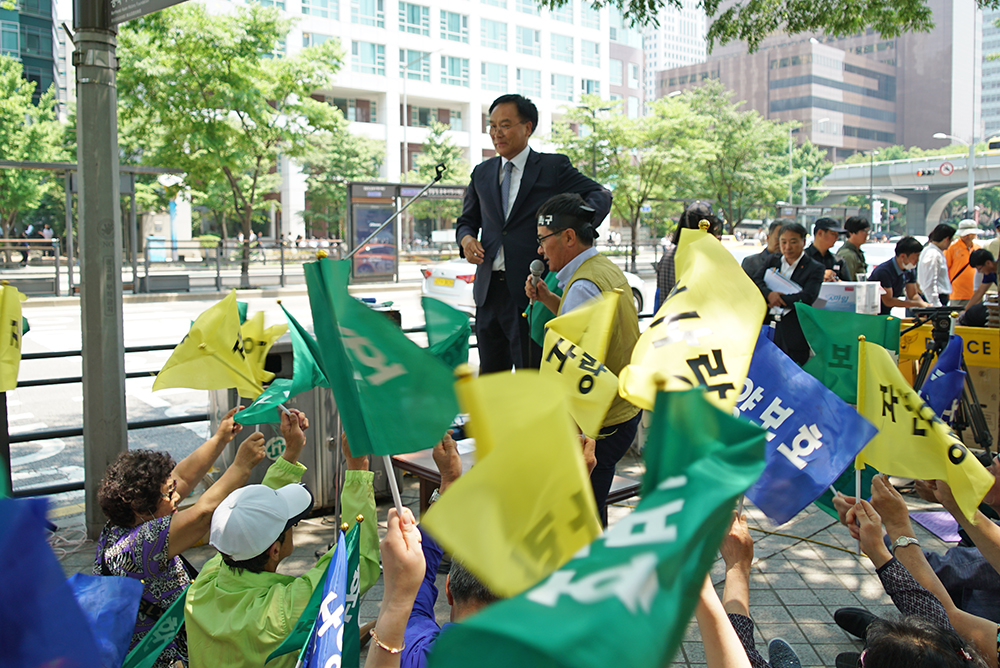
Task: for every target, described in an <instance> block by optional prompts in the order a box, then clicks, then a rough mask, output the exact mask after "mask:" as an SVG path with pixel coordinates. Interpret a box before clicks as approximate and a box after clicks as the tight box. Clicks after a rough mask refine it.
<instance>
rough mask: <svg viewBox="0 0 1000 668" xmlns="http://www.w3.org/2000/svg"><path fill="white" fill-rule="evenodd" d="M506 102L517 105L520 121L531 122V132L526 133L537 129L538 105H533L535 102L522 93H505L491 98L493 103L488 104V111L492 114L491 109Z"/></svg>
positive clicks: (532, 132)
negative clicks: (493, 98)
mask: <svg viewBox="0 0 1000 668" xmlns="http://www.w3.org/2000/svg"><path fill="white" fill-rule="evenodd" d="M507 103H511V104H513V105H514V106H516V107H517V115H518V116H520V117H521V120H522V121H529V122H530V123H531V132H529V133H528V134H534V133H535V130H536V129H538V107H536V106H535V103H534V102H532V101H531V100H529V99H528V98H526V97H524V96H523V95H518V94H516V93H507V94H506V95H501V96H500V97H498V98H497V99H495V100H493V104H491V105H490V113H491V114H492V113H493V110H494V109H496V108H497V107H498V106H500V105H501V104H507Z"/></svg>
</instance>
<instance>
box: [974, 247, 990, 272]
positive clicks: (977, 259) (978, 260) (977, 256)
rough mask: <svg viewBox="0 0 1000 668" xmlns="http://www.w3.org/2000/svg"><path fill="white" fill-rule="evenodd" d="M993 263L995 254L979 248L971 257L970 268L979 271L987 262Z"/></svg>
mask: <svg viewBox="0 0 1000 668" xmlns="http://www.w3.org/2000/svg"><path fill="white" fill-rule="evenodd" d="M993 261H994V258H993V253H991V252H989V251H988V250H986V249H985V248H977V249H976V250H974V251H972V253H971V254H970V255H969V266H970V267H972V268H973V269H979V268H980V267H982V266H983V265H984V264H986V263H987V262H993Z"/></svg>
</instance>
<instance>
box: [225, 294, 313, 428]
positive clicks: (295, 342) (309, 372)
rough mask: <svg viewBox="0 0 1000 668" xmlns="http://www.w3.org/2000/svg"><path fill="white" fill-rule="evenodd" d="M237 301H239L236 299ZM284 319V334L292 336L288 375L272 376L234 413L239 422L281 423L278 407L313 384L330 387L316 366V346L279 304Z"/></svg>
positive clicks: (303, 329)
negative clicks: (290, 370) (272, 379)
mask: <svg viewBox="0 0 1000 668" xmlns="http://www.w3.org/2000/svg"><path fill="white" fill-rule="evenodd" d="M237 303H239V302H237ZM279 305H280V306H281V310H282V311H284V312H285V317H286V318H287V319H288V336H289V337H291V339H292V377H291V378H290V379H289V378H276V379H274V381H273V382H272V383H271V385H270V386H268V388H267V389H266V390H264V391H263V392H262V393H261V395H260V396H259V397H257V398H256V399H254V402H253V403H252V404H250V405H249V406H247V407H246V408H244V409H243V410H241V411H240V412H239V413H237V414H236V418H235V419H236V421H237V422H239V423H240V424H272V423H277V422H281V412H280V411H281V409H279V408H278V404H283V403H285V402H286V401H288V400H289V399H290V398H292V397H294V396H295V395H297V394H301V393H302V392H308V391H309V390H311V389H313V388H314V387H330V383H329V382H328V381H327V380H326V376H325V375H324V374H323V371H322V370H320V367H319V361H318V360H319V346H318V345H317V344H316V340H315V339H314V338H313V337H312V335H310V334H309V332H307V331H306V330H305V328H304V327H302V325H300V324H299V321H298V320H296V319H295V318H294V317H293V316H292V314H291V313H289V312H288V309H286V308H285V307H284V305H283V304H279Z"/></svg>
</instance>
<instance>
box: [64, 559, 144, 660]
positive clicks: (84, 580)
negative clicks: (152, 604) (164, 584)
mask: <svg viewBox="0 0 1000 668" xmlns="http://www.w3.org/2000/svg"><path fill="white" fill-rule="evenodd" d="M66 582H67V584H69V587H70V589H71V590H72V591H73V596H74V597H76V602H77V603H78V604H79V605H80V609H81V610H83V614H84V615H85V616H86V617H87V621H88V622H89V623H90V630H91V632H92V633H93V634H94V640H96V641H97V646H98V649H99V650H100V652H101V665H102V666H104V668H120V667H121V665H122V662H124V661H125V656H126V655H127V654H128V646H129V643H130V642H131V641H132V631H134V630H135V615H136V613H137V612H138V611H139V600H140V599H141V598H142V588H143V584H142V581H140V580H134V579H132V578H123V577H114V576H110V575H86V574H84V573H75V574H73V575H71V576H70V578H69V579H68V580H67V581H66Z"/></svg>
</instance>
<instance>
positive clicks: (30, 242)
mask: <svg viewBox="0 0 1000 668" xmlns="http://www.w3.org/2000/svg"><path fill="white" fill-rule="evenodd" d="M18 253H20V254H21V260H20V261H19V262H17V264H18V269H17V270H15V269H14V268H13V267H12V266H11V264H12V262H13V261H14V260H12V256H13V255H16V254H18ZM32 254H35V258H34V259H32V257H31V256H32ZM0 256H2V257H3V272H2V273H0V279H2V280H5V281H7V282H8V283H9V284H10V285H13V286H14V287H16V288H17V289H18V290H20V291H21V292H23V293H24V294H26V295H28V296H29V297H30V296H33V295H51V294H55V296H56V297H58V296H60V293H61V290H62V288H61V287H60V283H61V281H60V276H59V273H60V272H59V265H60V264H61V263H62V257H61V254H60V252H59V239H6V238H5V239H0ZM49 258H51V259H49ZM49 262H51V263H52V264H51V267H52V276H51V277H49V276H47V275H46V274H47V272H42V273H21V272H20V269H21V268H26V267H32V266H34V267H46V266H48V265H49ZM15 272H16V273H15Z"/></svg>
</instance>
